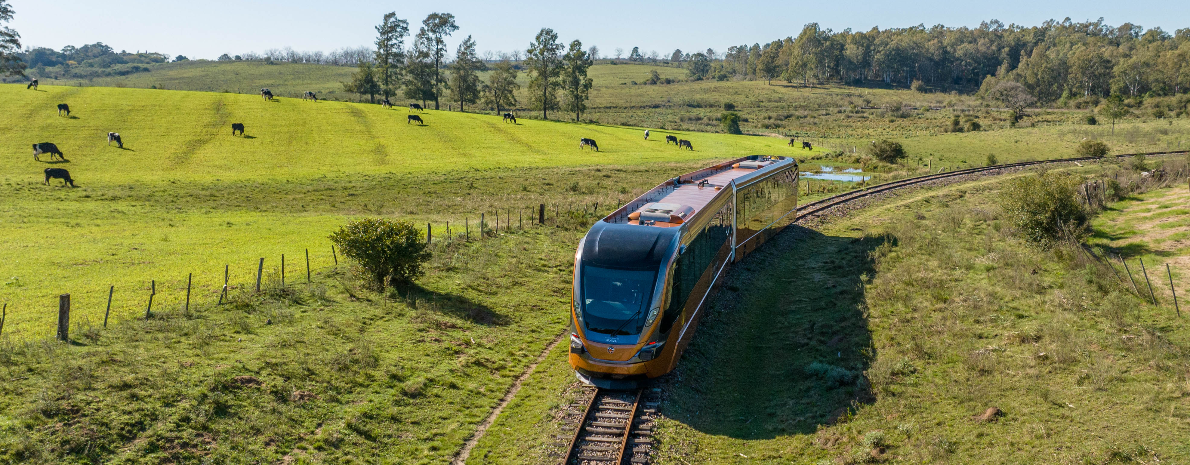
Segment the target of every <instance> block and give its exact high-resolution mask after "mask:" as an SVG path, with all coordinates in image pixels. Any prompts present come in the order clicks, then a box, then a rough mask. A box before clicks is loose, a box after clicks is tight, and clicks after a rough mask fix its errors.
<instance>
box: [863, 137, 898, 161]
mask: <svg viewBox="0 0 1190 465" xmlns="http://www.w3.org/2000/svg"><path fill="white" fill-rule="evenodd" d="M868 155H871V156H872V157H873V158H875V159H877V160H880V161H883V162H885V163H896V162H898V161H900V160H901V159H902V158H905V148H904V147H902V146H901V143H900V142H893V141H891V140H888V139H881V140H878V141H876V142H873V143H872V145H869V146H868Z"/></svg>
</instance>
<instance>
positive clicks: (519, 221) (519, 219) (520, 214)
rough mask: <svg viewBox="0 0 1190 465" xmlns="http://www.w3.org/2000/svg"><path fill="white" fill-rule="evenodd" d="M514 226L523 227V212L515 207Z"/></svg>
mask: <svg viewBox="0 0 1190 465" xmlns="http://www.w3.org/2000/svg"><path fill="white" fill-rule="evenodd" d="M516 228H517V229H525V212H523V211H521V209H519V208H518V209H516Z"/></svg>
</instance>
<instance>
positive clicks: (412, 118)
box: [405, 115, 426, 124]
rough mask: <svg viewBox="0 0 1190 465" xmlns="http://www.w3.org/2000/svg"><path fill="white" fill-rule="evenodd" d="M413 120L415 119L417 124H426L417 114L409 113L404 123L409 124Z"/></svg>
mask: <svg viewBox="0 0 1190 465" xmlns="http://www.w3.org/2000/svg"><path fill="white" fill-rule="evenodd" d="M414 121H417V124H426V122H425V121H422V120H421V117H420V116H417V115H409V118H408V119H406V120H405V124H409V123H412V122H414Z"/></svg>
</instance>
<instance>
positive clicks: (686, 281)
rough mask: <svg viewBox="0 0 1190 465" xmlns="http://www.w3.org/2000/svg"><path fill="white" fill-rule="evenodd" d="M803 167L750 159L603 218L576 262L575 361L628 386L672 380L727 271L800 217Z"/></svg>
mask: <svg viewBox="0 0 1190 465" xmlns="http://www.w3.org/2000/svg"><path fill="white" fill-rule="evenodd" d="M797 196H798V165H797V161H796V160H794V159H792V158H788V157H769V156H759V155H757V156H749V157H744V158H740V159H737V160H732V161H729V162H726V163H721V164H718V165H715V166H712V167H710V168H706V169H703V170H699V171H695V172H693V173H688V174H683V175H681V176H678V177H676V178H673V179H671V180H669V181H666V182H665V183H663V184H661V185H659V186H657V187H655V188H653V189H652V190H650V191H649V192H646V193H645V194H644V195H642V196H640V197H638V198H637V199H635V200H633V201H632V202H630V203H628V204H627V205H625V206H623V207H621V208H620V209H619V210H616V211H615V212H613V213H612V214H611V215H608V216H607V217H606V218H604V219H602V220H600V221H599V222H598V223H596V224H595V225H594V226H592V227H591V230H590V231H588V232H587V235H586V236H584V237H583V239H582V241H581V242H579V245H578V250H577V251H576V252H575V257H574V263H575V266H574V277H573V278H574V286H573V289H572V294H571V328H570V357H569V362H570V365H571V366H572V367H574V370H575V373H576V375H577V376H578V377H579V379H581V380H582V381H584V382H586V383H589V384H593V385H595V386H599V387H602V388H609V389H631V388H633V387H635V386H636V385H637V383H638V382H639V381H641V380H643V379H647V378H654V377H657V376H661V375H664V374H666V373H669V372H670V371H672V370H673V369H674V366H676V365H677V362H678V358H679V357H680V356H681V354H682V351H683V350H684V349H685V348H686V346H687V345H688V344H689V343H690V339H691V337H692V336H693V335H694V329H695V328H696V327H697V325H698V320H699V318H700V317H701V314H702V312H703V311H704V310H705V308H706V305H707V303H708V301H709V298H710V296H711V295H712V294H713V292H714V291H715V289H717V287H718V285H719V284H721V282H722V279H723V274H724V271H725V270H726V269H727V268H728V266H729V265H730V264H731V263H733V262H735V261H737V260H739V259H741V258H742V257H743V256H744V255H746V254H748V253H749V252H751V251H752V250H754V249H755V248H756V247H758V246H760V245H761V244H763V243H764V242H765V240H766V239H768V238H769V237H771V236H772V235H773V234H775V233H777V232H779V231H780V230H781V229H783V228H784V227H785V226H788V225H789V224H790V223H791V222H792V221H793V220H794V219H795V218H796V215H797Z"/></svg>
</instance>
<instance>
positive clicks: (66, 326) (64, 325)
mask: <svg viewBox="0 0 1190 465" xmlns="http://www.w3.org/2000/svg"><path fill="white" fill-rule="evenodd" d="M58 340H59V341H63V342H69V341H70V294H62V295H60V296H58Z"/></svg>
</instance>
